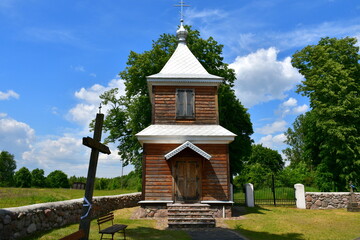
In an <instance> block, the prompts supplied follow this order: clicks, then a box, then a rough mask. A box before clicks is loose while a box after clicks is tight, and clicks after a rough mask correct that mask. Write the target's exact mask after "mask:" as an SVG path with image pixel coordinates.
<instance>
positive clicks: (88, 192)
mask: <svg viewBox="0 0 360 240" xmlns="http://www.w3.org/2000/svg"><path fill="white" fill-rule="evenodd" d="M103 122H104V114H101V113H98V114H96V119H95V128H94V137H93V138H91V137H84V138H83V144H84V145H85V146H87V147H89V148H91V155H90V162H89V169H88V175H87V179H86V187H85V197H84V204H83V208H82V214H81V219H80V226H79V229H82V230H83V231H84V233H85V237H84V238H82V240H88V239H89V231H90V221H91V205H92V198H93V192H94V185H95V176H96V167H97V163H98V158H99V152H102V153H106V154H110V153H111V152H110V150H109V148H108V147H107V146H106V145H104V144H102V143H100V141H101V132H102V126H103Z"/></svg>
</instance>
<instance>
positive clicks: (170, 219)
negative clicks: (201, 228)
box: [168, 217, 215, 222]
mask: <svg viewBox="0 0 360 240" xmlns="http://www.w3.org/2000/svg"><path fill="white" fill-rule="evenodd" d="M168 221H170V222H173V221H177V222H178V221H184V222H191V221H194V222H199V221H204V222H207V221H212V222H214V221H215V219H214V218H187V217H176V218H174V217H171V218H168Z"/></svg>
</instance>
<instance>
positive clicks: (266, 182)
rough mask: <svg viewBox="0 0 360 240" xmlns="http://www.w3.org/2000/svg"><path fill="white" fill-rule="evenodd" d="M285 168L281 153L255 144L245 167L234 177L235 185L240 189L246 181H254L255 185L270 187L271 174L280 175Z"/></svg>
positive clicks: (257, 186)
mask: <svg viewBox="0 0 360 240" xmlns="http://www.w3.org/2000/svg"><path fill="white" fill-rule="evenodd" d="M283 168H284V161H283V160H282V157H281V155H280V154H279V153H278V152H277V151H276V150H272V149H270V148H267V147H264V146H262V145H261V144H253V145H252V151H251V155H250V158H249V159H248V160H247V161H245V162H244V169H243V170H242V171H241V173H240V175H238V176H236V177H235V179H234V184H235V186H236V187H237V188H238V189H240V188H241V186H242V185H243V184H245V183H252V184H254V187H256V188H261V187H268V186H270V184H271V176H272V175H278V173H279V172H280V171H281V170H282V169H283Z"/></svg>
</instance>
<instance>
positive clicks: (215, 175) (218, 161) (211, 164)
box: [197, 144, 230, 201]
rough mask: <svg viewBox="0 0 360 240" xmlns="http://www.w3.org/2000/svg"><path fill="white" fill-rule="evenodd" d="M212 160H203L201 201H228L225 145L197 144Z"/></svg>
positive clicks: (226, 152)
mask: <svg viewBox="0 0 360 240" xmlns="http://www.w3.org/2000/svg"><path fill="white" fill-rule="evenodd" d="M197 146H198V147H199V148H201V149H202V150H204V151H205V152H207V153H209V154H210V155H211V156H212V158H211V159H210V161H208V160H205V161H204V164H203V174H202V176H203V177H202V200H203V201H212V200H219V201H228V200H230V188H229V185H230V178H229V172H230V169H229V160H228V145H227V144H206V145H205V144H204V145H202V144H199V145H197Z"/></svg>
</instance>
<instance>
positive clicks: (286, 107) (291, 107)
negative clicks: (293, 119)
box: [276, 98, 309, 117]
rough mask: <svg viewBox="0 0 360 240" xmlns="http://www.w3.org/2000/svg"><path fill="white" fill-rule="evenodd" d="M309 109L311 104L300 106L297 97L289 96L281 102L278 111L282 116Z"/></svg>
mask: <svg viewBox="0 0 360 240" xmlns="http://www.w3.org/2000/svg"><path fill="white" fill-rule="evenodd" d="M308 110H309V106H308V105H307V104H303V105H301V106H298V102H297V100H296V99H295V98H289V99H288V100H287V101H285V102H283V103H282V104H280V106H279V108H278V110H277V111H276V112H277V113H278V114H280V115H281V116H282V117H285V116H286V115H290V114H293V115H299V114H303V113H305V112H307V111H308Z"/></svg>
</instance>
